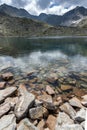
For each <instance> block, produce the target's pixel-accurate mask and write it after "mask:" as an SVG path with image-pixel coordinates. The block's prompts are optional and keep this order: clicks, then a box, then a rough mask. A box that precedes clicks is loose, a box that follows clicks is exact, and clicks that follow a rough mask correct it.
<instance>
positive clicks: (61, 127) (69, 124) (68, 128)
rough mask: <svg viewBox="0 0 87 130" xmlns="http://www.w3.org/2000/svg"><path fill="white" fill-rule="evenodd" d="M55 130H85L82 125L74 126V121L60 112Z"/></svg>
mask: <svg viewBox="0 0 87 130" xmlns="http://www.w3.org/2000/svg"><path fill="white" fill-rule="evenodd" d="M55 130H83V128H82V126H81V125H78V124H74V121H73V120H72V119H71V118H70V117H69V116H68V115H67V114H66V113H64V112H59V114H58V117H57V122H56V126H55Z"/></svg>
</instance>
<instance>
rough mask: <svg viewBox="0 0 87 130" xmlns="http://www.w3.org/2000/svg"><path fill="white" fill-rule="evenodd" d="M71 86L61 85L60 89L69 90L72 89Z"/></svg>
mask: <svg viewBox="0 0 87 130" xmlns="http://www.w3.org/2000/svg"><path fill="white" fill-rule="evenodd" d="M72 89H73V88H72V86H70V85H61V90H62V91H70V90H72Z"/></svg>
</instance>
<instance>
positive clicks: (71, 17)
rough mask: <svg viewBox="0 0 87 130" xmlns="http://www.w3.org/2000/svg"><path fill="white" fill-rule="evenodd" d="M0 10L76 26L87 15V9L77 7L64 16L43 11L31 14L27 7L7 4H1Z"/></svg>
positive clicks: (59, 24) (54, 23) (48, 21)
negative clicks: (36, 14) (20, 7)
mask: <svg viewBox="0 0 87 130" xmlns="http://www.w3.org/2000/svg"><path fill="white" fill-rule="evenodd" d="M0 12H2V13H5V14H7V15H9V16H12V17H22V18H23V17H26V18H31V19H34V20H38V21H42V22H45V23H47V24H50V25H53V26H76V25H77V24H78V23H79V22H80V21H81V20H83V19H84V18H86V17H87V9H86V8H84V7H79V6H78V7H76V8H74V9H73V10H70V11H69V12H67V13H65V14H64V15H62V16H58V15H52V14H45V13H41V14H40V15H39V16H34V15H31V14H29V13H28V12H27V11H26V10H25V9H18V8H16V7H12V6H9V5H6V4H3V5H1V6H0Z"/></svg>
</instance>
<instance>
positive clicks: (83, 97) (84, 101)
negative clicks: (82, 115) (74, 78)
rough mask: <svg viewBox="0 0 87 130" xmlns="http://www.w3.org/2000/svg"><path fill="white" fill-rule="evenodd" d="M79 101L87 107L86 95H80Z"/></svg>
mask: <svg viewBox="0 0 87 130" xmlns="http://www.w3.org/2000/svg"><path fill="white" fill-rule="evenodd" d="M81 103H82V105H84V106H85V107H87V95H84V96H82V100H81Z"/></svg>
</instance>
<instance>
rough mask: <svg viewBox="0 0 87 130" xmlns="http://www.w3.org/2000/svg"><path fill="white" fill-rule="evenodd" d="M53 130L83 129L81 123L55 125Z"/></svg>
mask: <svg viewBox="0 0 87 130" xmlns="http://www.w3.org/2000/svg"><path fill="white" fill-rule="evenodd" d="M55 130H83V128H82V126H81V125H78V124H72V125H64V126H62V127H60V126H59V127H57V128H56V129H55Z"/></svg>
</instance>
